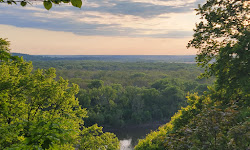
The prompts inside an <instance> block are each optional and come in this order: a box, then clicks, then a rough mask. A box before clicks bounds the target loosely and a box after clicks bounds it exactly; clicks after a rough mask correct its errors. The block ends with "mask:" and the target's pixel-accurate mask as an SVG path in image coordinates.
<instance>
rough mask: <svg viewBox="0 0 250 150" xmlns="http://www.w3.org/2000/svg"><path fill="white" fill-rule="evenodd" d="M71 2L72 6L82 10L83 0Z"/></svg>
mask: <svg viewBox="0 0 250 150" xmlns="http://www.w3.org/2000/svg"><path fill="white" fill-rule="evenodd" d="M70 1H71V4H72V5H73V6H75V7H79V8H81V7H82V0H70Z"/></svg>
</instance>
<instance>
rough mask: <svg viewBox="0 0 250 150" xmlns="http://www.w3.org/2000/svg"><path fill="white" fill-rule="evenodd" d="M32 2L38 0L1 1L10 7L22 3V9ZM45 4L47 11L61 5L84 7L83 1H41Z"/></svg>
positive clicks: (0, 1) (0, 0)
mask: <svg viewBox="0 0 250 150" xmlns="http://www.w3.org/2000/svg"><path fill="white" fill-rule="evenodd" d="M32 1H36V0H0V3H7V4H9V5H12V4H16V5H17V3H20V5H21V6H22V7H25V6H26V5H27V4H31V2H32ZM40 1H41V2H43V6H44V8H45V9H47V10H50V9H51V8H52V6H53V4H55V5H59V4H61V3H71V4H72V5H73V6H75V7H78V8H81V7H82V0H40Z"/></svg>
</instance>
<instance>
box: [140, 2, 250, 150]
mask: <svg viewBox="0 0 250 150" xmlns="http://www.w3.org/2000/svg"><path fill="white" fill-rule="evenodd" d="M197 11H198V14H200V15H201V19H204V20H203V21H201V22H200V23H199V24H197V25H196V29H195V30H194V31H195V34H194V38H193V40H191V41H190V42H189V44H188V47H191V46H192V47H195V48H198V49H199V50H200V53H199V54H198V55H197V62H198V65H201V66H202V67H205V69H206V70H205V74H203V75H202V77H204V76H206V77H210V76H213V75H214V76H216V82H215V85H214V87H213V88H211V87H210V88H209V90H208V91H207V92H205V93H204V95H203V96H201V97H200V98H198V97H197V96H195V95H191V97H189V98H188V101H187V102H188V103H189V105H188V106H187V107H186V108H182V109H181V110H180V111H178V113H176V114H175V115H174V116H173V117H172V118H171V121H170V122H169V123H167V124H166V125H164V126H162V127H160V128H159V130H158V131H157V132H152V133H150V134H149V135H147V137H146V138H145V139H143V140H140V142H139V143H138V145H137V146H136V147H135V149H138V150H142V149H175V150H182V149H194V150H196V149H197V150H198V149H199V150H200V149H204V150H205V149H206V150H207V149H208V150H217V149H221V150H224V149H225V150H233V149H239V150H240V149H249V145H250V143H249V141H250V140H249V100H250V99H249V96H250V93H249V87H250V82H249V81H250V76H249V75H250V72H249V70H250V66H249V58H250V51H249V41H250V39H249V35H250V34H249V33H250V32H249V22H247V20H248V19H249V15H248V14H249V2H248V1H246V0H242V1H238V0H228V1H224V0H220V1H219V0H208V1H207V2H206V3H205V4H204V5H203V6H200V5H199V8H198V9H197ZM155 86H156V87H158V88H160V87H161V86H158V85H157V84H156V85H155ZM240 137H241V138H240Z"/></svg>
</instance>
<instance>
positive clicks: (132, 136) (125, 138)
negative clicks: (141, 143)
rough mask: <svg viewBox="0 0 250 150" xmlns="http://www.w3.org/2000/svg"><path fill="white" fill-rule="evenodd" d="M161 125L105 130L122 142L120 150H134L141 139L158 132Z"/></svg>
mask: <svg viewBox="0 0 250 150" xmlns="http://www.w3.org/2000/svg"><path fill="white" fill-rule="evenodd" d="M160 125H161V124H150V125H148V126H143V127H142V126H140V127H138V126H137V127H129V128H120V129H114V128H113V129H110V130H107V129H106V130H105V128H104V130H105V131H108V132H113V133H114V134H116V136H117V137H118V139H119V140H120V150H133V148H134V147H135V145H137V143H138V140H139V139H143V138H145V137H146V135H147V134H148V133H150V131H152V130H156V129H157V128H158V127H159V126H160Z"/></svg>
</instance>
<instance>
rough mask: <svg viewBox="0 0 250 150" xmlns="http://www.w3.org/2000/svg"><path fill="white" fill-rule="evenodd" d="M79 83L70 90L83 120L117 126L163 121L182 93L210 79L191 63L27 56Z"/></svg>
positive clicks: (38, 65) (182, 103)
mask: <svg viewBox="0 0 250 150" xmlns="http://www.w3.org/2000/svg"><path fill="white" fill-rule="evenodd" d="M33 64H34V67H35V68H44V69H48V68H49V67H54V68H56V70H57V75H58V76H62V77H63V78H64V79H68V80H69V83H75V84H78V85H79V86H80V91H79V93H78V94H77V95H76V97H77V98H78V100H79V104H80V105H81V106H82V108H87V110H88V116H89V117H88V118H86V119H84V120H85V125H93V124H95V123H98V124H99V125H101V126H105V127H123V126H124V125H132V124H133V125H136V124H141V123H146V122H153V121H165V122H166V121H167V120H169V119H170V117H171V116H172V115H173V114H174V113H175V112H176V111H177V110H178V109H180V108H181V106H182V107H184V106H186V100H185V99H186V96H187V94H188V93H198V94H199V95H200V94H202V93H203V92H204V91H206V90H207V86H208V85H211V84H212V81H213V80H212V79H210V80H206V79H198V78H197V76H198V75H199V74H201V73H202V72H204V71H202V69H199V68H198V67H197V66H196V65H195V64H181V63H163V62H158V63H157V62H156V63H149V62H103V61H83V60H82V61H80V60H76V61H73V60H69V61H33Z"/></svg>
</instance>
